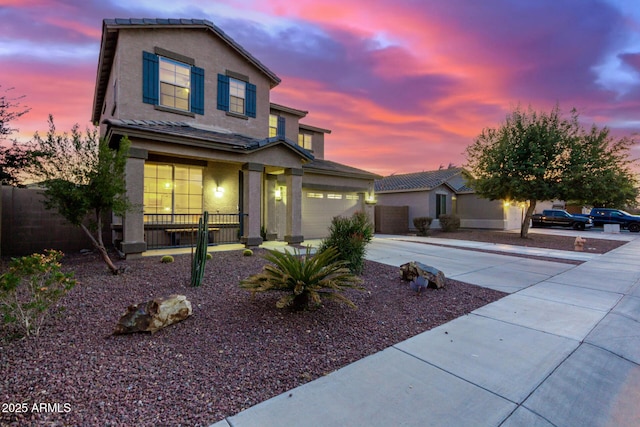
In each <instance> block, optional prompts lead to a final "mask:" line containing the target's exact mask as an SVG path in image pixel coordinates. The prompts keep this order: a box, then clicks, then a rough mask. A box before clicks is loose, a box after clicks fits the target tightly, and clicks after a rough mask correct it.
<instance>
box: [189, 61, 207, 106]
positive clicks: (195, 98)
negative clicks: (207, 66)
mask: <svg viewBox="0 0 640 427" xmlns="http://www.w3.org/2000/svg"><path fill="white" fill-rule="evenodd" d="M191 111H192V112H194V113H196V114H204V70H203V69H202V68H198V67H191Z"/></svg>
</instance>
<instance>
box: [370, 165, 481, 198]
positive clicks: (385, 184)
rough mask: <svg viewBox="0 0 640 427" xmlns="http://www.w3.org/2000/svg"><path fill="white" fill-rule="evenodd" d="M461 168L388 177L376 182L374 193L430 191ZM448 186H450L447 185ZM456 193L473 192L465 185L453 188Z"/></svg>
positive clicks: (456, 173)
mask: <svg viewBox="0 0 640 427" xmlns="http://www.w3.org/2000/svg"><path fill="white" fill-rule="evenodd" d="M462 171H463V169H462V168H448V169H440V170H435V171H425V172H414V173H407V174H402V175H390V176H386V177H384V178H382V179H378V180H376V183H375V189H376V192H384V191H390V192H393V191H410V190H431V189H433V188H435V187H437V186H439V185H442V184H444V183H447V182H448V181H449V180H450V179H451V178H453V177H454V176H456V175H460V174H461V173H462ZM449 185H451V184H450V183H449ZM454 190H456V191H460V192H469V191H473V190H472V189H470V188H469V187H466V186H465V185H462V186H459V187H458V188H454Z"/></svg>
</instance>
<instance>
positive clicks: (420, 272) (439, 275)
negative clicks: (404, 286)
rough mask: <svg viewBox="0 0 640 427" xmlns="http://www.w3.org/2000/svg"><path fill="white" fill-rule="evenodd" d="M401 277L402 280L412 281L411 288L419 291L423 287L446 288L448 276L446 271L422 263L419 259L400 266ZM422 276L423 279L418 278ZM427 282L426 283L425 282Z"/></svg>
mask: <svg viewBox="0 0 640 427" xmlns="http://www.w3.org/2000/svg"><path fill="white" fill-rule="evenodd" d="M400 277H402V280H407V281H409V280H410V281H411V283H412V285H411V289H413V290H415V291H417V292H419V291H420V290H422V288H425V287H429V288H436V289H440V288H444V285H445V283H446V280H447V278H446V277H445V275H444V273H443V272H442V271H440V270H438V269H437V268H435V267H431V266H428V265H425V264H422V263H421V262H418V261H411V262H408V263H406V264H402V265H401V266H400ZM418 277H421V278H422V279H421V280H417V279H416V278H418ZM425 283H426V284H425Z"/></svg>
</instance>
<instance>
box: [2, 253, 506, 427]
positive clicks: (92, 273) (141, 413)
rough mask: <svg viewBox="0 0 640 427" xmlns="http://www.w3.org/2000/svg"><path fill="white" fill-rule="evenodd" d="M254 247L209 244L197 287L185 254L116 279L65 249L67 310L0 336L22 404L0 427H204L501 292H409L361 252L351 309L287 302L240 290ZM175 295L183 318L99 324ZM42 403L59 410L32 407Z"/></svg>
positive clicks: (10, 383) (392, 271)
mask: <svg viewBox="0 0 640 427" xmlns="http://www.w3.org/2000/svg"><path fill="white" fill-rule="evenodd" d="M261 253H263V252H262V251H261V250H258V251H256V254H255V255H254V256H253V257H243V256H242V253H241V252H238V251H232V252H216V253H214V254H213V255H214V257H213V259H212V260H210V261H208V264H207V269H206V274H205V279H204V284H203V286H202V287H200V288H192V287H190V286H189V275H190V257H189V255H183V256H177V257H176V262H174V263H172V264H162V263H160V258H159V257H150V258H143V259H140V260H130V261H126V262H125V261H121V262H120V265H126V266H128V272H127V273H125V274H123V275H121V276H112V275H111V274H109V273H108V272H107V270H106V267H105V266H104V264H103V263H101V262H100V260H99V259H98V257H97V256H95V255H86V256H79V255H78V256H73V257H69V258H68V259H66V260H65V261H64V263H63V265H64V268H65V269H68V270H73V271H75V273H76V279H77V280H78V282H79V283H78V285H77V286H76V287H75V288H74V289H73V290H72V291H71V292H70V293H69V294H67V295H66V296H65V298H64V299H63V300H62V304H63V305H64V306H65V307H66V309H65V311H63V312H61V313H59V314H58V315H57V316H55V317H53V318H51V320H50V322H49V324H48V325H46V327H45V329H44V330H43V331H42V333H41V336H40V337H39V338H38V339H34V338H29V339H23V340H13V341H9V340H7V339H4V340H0V404H3V405H4V404H6V405H7V407H6V408H5V409H7V410H8V409H10V408H9V406H8V405H9V404H23V403H26V404H27V405H26V407H27V408H28V410H27V411H26V413H16V412H15V406H14V407H13V409H14V411H4V412H1V413H0V425H3V426H4V425H15V426H25V425H82V426H89V425H102V426H107V425H111V426H116V425H123V426H124V425H126V426H131V425H188V426H194V425H209V424H212V423H214V422H216V421H218V420H221V419H222V418H224V417H225V416H230V415H233V414H235V413H237V412H239V411H241V410H243V409H245V408H248V407H250V406H252V405H255V404H257V403H259V402H261V401H263V400H266V399H268V398H270V397H273V396H276V395H277V394H280V393H282V392H285V391H287V390H289V389H291V388H293V387H296V386H298V385H301V384H303V383H305V382H308V381H311V380H313V379H315V378H318V377H320V376H322V375H325V374H328V373H330V372H332V371H334V370H336V369H339V368H340V367H343V366H345V365H347V364H349V363H351V362H354V361H356V360H358V359H361V358H362V357H364V356H367V355H369V354H372V353H375V352H377V351H379V350H382V349H384V348H386V347H388V346H390V345H392V344H395V343H397V342H400V341H402V340H404V339H406V338H409V337H412V336H414V335H416V334H418V333H420V332H423V331H425V330H428V329H431V328H433V327H435V326H437V325H440V324H442V323H445V322H447V321H449V320H452V319H454V318H456V317H459V316H461V315H464V314H466V313H469V312H470V311H472V310H474V309H476V308H478V307H480V306H483V305H485V304H487V303H489V302H492V301H495V300H497V299H499V298H501V297H502V296H503V295H504V294H502V293H501V292H498V291H494V290H490V289H485V288H481V287H478V286H473V285H469V284H465V283H461V282H456V281H452V280H449V281H448V283H447V287H446V288H445V289H443V290H432V289H428V290H427V291H425V292H423V293H422V294H419V295H418V294H416V293H414V292H413V291H411V290H410V289H409V286H408V285H407V284H406V283H405V282H402V281H401V280H400V279H399V274H398V268H396V267H389V266H385V265H382V264H378V263H373V262H367V264H366V267H365V272H364V274H363V276H362V277H363V279H364V286H365V287H366V292H357V291H352V292H350V293H349V297H350V298H351V299H352V300H353V301H354V302H355V303H356V305H357V306H358V309H357V310H352V309H351V308H349V307H346V306H343V305H338V304H337V303H334V302H327V303H326V305H325V306H324V307H323V308H321V309H318V310H316V311H307V312H290V311H286V310H279V309H277V308H275V301H276V300H277V299H278V296H277V295H275V294H272V295H269V294H262V295H258V296H256V298H255V299H251V297H250V294H249V293H248V292H246V291H243V290H241V289H239V288H238V282H239V281H240V280H241V279H243V278H245V277H247V276H248V275H250V274H253V273H257V272H259V271H260V270H261V269H262V266H263V265H264V263H265V261H264V260H263V259H262V257H261V256H260V254H261ZM173 293H178V294H184V295H186V296H187V298H188V299H189V300H190V301H191V303H192V305H193V316H191V317H190V318H189V319H187V320H185V321H183V322H181V323H178V324H175V325H172V326H170V327H168V328H166V329H163V330H161V331H159V332H157V333H155V334H154V335H151V334H131V335H123V336H112V335H111V332H112V331H113V328H114V326H115V323H116V321H117V319H118V318H119V317H120V315H121V314H122V313H123V312H124V311H125V308H126V307H127V306H128V305H130V304H135V303H138V302H144V301H147V300H149V299H151V298H153V297H157V296H167V295H170V294H173ZM0 332H2V333H4V334H5V335H6V334H7V333H8V331H7V330H6V329H5V330H4V331H2V330H0ZM5 338H6V337H5ZM43 403H44V404H47V403H48V404H54V405H52V406H50V407H49V410H51V409H56V410H57V411H58V412H53V413H52V412H42V413H40V412H35V411H33V405H34V404H36V405H41V404H43ZM55 404H58V405H57V406H56V405H55ZM38 407H39V406H36V408H38ZM45 409H46V405H45Z"/></svg>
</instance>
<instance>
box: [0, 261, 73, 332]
mask: <svg viewBox="0 0 640 427" xmlns="http://www.w3.org/2000/svg"><path fill="white" fill-rule="evenodd" d="M62 255H63V254H62V252H60V251H54V250H48V251H45V254H44V255H42V254H33V255H29V256H25V257H22V258H13V259H12V260H11V262H10V263H9V269H8V271H7V272H6V273H4V274H2V275H1V276H0V309H1V313H2V320H3V323H5V324H14V323H15V324H16V325H17V327H18V329H19V331H20V333H21V334H23V335H25V336H29V335H32V334H33V335H35V336H38V335H39V334H40V330H41V328H42V326H43V324H44V322H45V320H46V319H47V315H48V314H49V308H50V307H51V306H52V305H54V304H55V303H56V302H57V301H58V300H59V299H60V298H62V296H64V294H66V293H67V292H68V291H69V290H71V289H72V288H73V287H74V286H75V284H76V281H75V280H74V279H73V273H63V272H61V271H60V259H62Z"/></svg>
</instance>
